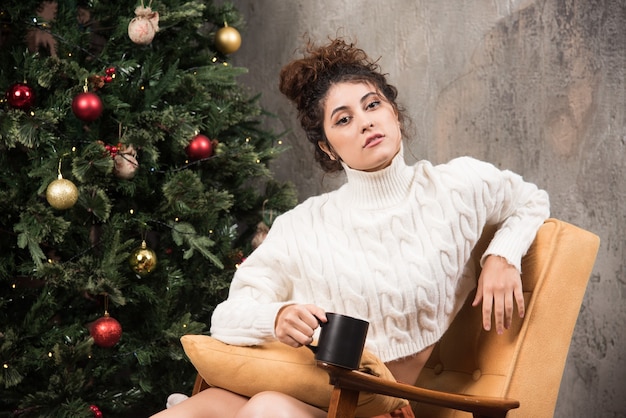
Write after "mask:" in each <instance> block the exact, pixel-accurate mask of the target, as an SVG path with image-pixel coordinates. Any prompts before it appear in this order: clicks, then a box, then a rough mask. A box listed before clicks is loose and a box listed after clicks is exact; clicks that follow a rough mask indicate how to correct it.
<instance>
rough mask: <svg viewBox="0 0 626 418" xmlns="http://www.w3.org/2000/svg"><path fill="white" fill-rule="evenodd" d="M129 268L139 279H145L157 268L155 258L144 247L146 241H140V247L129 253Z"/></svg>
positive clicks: (145, 246)
mask: <svg viewBox="0 0 626 418" xmlns="http://www.w3.org/2000/svg"><path fill="white" fill-rule="evenodd" d="M128 264H129V265H130V268H131V269H132V270H133V271H134V272H135V273H137V274H138V275H139V276H141V277H146V276H147V275H149V274H150V273H152V271H153V270H154V269H155V268H156V266H157V256H156V253H155V252H154V251H152V250H151V249H150V248H148V246H147V245H146V240H143V241H141V246H140V247H139V248H137V249H135V250H134V251H133V252H132V253H130V257H128Z"/></svg>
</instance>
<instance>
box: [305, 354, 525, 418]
mask: <svg viewBox="0 0 626 418" xmlns="http://www.w3.org/2000/svg"><path fill="white" fill-rule="evenodd" d="M317 366H318V367H320V368H322V369H324V370H325V371H326V372H327V373H328V375H329V376H330V384H331V385H334V386H335V390H336V389H337V388H340V389H347V390H349V391H363V392H369V393H379V394H382V395H387V396H394V397H397V398H405V399H408V400H410V401H416V402H423V403H428V404H432V405H438V406H443V407H447V408H451V409H457V410H461V411H466V412H470V413H472V414H473V415H474V416H475V417H505V416H506V414H507V412H508V411H509V410H511V409H515V408H519V405H520V404H519V402H518V401H516V400H512V399H505V398H494V397H487V396H474V395H463V394H455V393H446V392H439V391H436V390H431V389H424V388H419V387H416V386H412V385H408V384H405V383H397V382H394V381H391V380H385V379H381V378H380V377H376V376H372V375H370V374H367V373H363V372H359V371H356V370H347V369H343V368H341V367H337V366H333V365H331V364H327V363H323V362H317ZM331 403H332V400H331ZM330 409H332V410H336V409H337V406H336V405H335V406H334V407H333V405H331V408H330ZM329 416H330V414H329ZM352 416H353V415H352Z"/></svg>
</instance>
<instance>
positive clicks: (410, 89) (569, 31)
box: [233, 0, 626, 417]
mask: <svg viewBox="0 0 626 418" xmlns="http://www.w3.org/2000/svg"><path fill="white" fill-rule="evenodd" d="M234 3H235V4H236V5H237V7H238V8H239V9H240V10H241V11H242V12H243V13H244V15H245V17H246V20H247V23H248V26H247V28H246V29H245V30H243V31H242V32H243V45H242V47H241V49H240V50H239V51H238V52H237V53H235V54H234V56H233V60H234V63H235V65H241V66H244V67H248V68H249V69H250V74H249V75H247V76H245V77H244V78H242V81H243V82H244V83H245V84H247V85H249V86H250V88H251V89H252V90H253V91H260V92H262V94H263V99H262V101H263V105H264V107H265V108H266V109H267V110H268V111H270V112H272V113H274V114H275V115H276V116H277V117H276V118H275V119H274V120H273V121H272V122H271V124H272V125H273V128H275V129H277V130H279V131H288V132H289V133H288V134H287V136H286V137H285V139H284V141H285V143H286V145H287V146H289V147H290V149H289V150H288V151H287V152H285V153H284V154H283V156H281V158H280V160H279V161H277V163H276V164H275V165H274V167H273V168H274V171H275V172H276V174H277V177H279V178H282V179H288V180H291V181H293V182H294V183H295V184H296V185H297V187H298V190H299V193H300V198H301V199H304V198H306V197H307V196H310V195H313V194H317V193H319V192H322V191H325V190H329V189H334V188H335V187H337V185H338V184H340V183H341V182H343V179H342V178H341V177H339V178H333V177H329V176H323V175H322V174H321V172H320V171H319V170H318V169H317V168H316V167H315V165H314V164H313V158H312V152H311V148H310V146H309V144H308V142H306V140H305V139H304V136H303V134H302V132H301V130H300V128H299V126H298V125H297V121H296V117H295V112H294V110H293V109H292V107H291V106H290V104H289V103H288V102H287V101H286V99H284V98H283V97H282V96H281V95H280V93H279V92H278V88H277V82H278V73H279V71H280V68H281V66H282V65H283V64H285V63H286V62H287V61H289V60H290V59H291V58H293V57H295V56H298V55H296V50H297V48H298V47H299V46H301V45H302V40H303V37H302V35H303V34H305V33H306V34H308V35H309V36H310V37H312V38H313V39H318V40H324V39H326V38H327V37H329V36H331V37H332V36H335V35H343V36H346V37H348V38H350V39H354V40H356V41H357V43H358V45H359V46H360V47H362V48H363V49H365V50H366V51H367V52H368V53H369V54H370V55H371V56H373V57H378V56H380V57H381V59H380V64H381V66H382V68H383V70H384V71H385V72H387V73H389V76H390V79H391V80H392V82H393V83H394V84H395V85H396V86H397V87H398V89H399V91H400V96H399V98H400V101H401V102H402V103H403V104H404V106H405V107H406V108H407V110H408V113H409V114H410V116H411V118H412V120H413V128H412V134H413V135H412V138H410V139H409V142H408V152H407V154H408V159H409V161H411V160H417V159H428V160H431V161H433V162H435V163H438V162H445V161H447V160H449V159H450V158H452V157H455V156H457V155H462V154H467V155H471V156H474V157H476V158H479V159H482V160H486V161H490V162H492V163H494V164H496V165H498V166H499V167H501V168H508V169H511V170H513V171H516V172H518V173H520V174H522V175H523V176H524V177H525V178H526V179H527V180H529V181H533V182H535V183H537V184H538V185H539V186H540V187H542V188H545V189H546V190H547V191H548V192H549V193H550V196H551V201H552V215H553V216H555V217H558V218H561V219H563V220H566V221H569V222H571V223H574V224H577V225H580V226H582V227H583V228H586V229H589V230H591V231H593V232H595V233H596V234H598V235H599V236H600V237H601V239H602V243H601V248H600V253H599V256H598V260H597V262H596V266H595V269H594V273H593V276H592V278H591V282H590V284H589V287H588V290H587V294H586V296H585V300H584V302H583V307H582V310H581V314H580V317H579V321H578V324H577V326H576V330H575V334H574V337H573V341H572V345H571V348H570V354H569V357H568V360H567V365H566V369H565V373H564V376H563V382H562V385H561V390H560V394H559V401H558V404H557V408H556V413H555V416H557V417H583V416H584V417H624V416H626V396H625V392H626V390H625V388H626V303H625V301H624V299H625V296H626V237H625V234H626V116H625V114H626V112H625V109H626V87H625V82H626V1H625V0H597V1H595V0H544V1H533V0H455V1H440V0H411V1H409V0H393V1H392V0H390V1H385V2H372V1H366V0H317V1H309V0H290V1H284V0H235V1H234ZM555 303H559V301H555Z"/></svg>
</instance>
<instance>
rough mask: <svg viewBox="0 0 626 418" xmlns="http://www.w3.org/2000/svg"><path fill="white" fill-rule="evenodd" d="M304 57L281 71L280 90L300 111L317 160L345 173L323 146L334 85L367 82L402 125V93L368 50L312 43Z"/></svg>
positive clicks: (340, 43)
mask: <svg viewBox="0 0 626 418" xmlns="http://www.w3.org/2000/svg"><path fill="white" fill-rule="evenodd" d="M304 55H305V56H304V57H303V58H300V59H296V60H294V61H292V62H290V63H289V64H287V65H285V66H284V67H283V68H282V70H281V72H280V84H279V88H280V91H281V93H283V94H284V95H285V96H286V97H287V98H288V99H289V100H291V101H292V102H293V103H294V104H295V106H296V109H297V110H298V119H299V120H300V125H301V126H302V128H303V129H304V132H305V133H306V136H307V139H308V140H309V142H311V143H312V144H313V145H314V147H315V160H316V161H317V162H319V164H320V166H321V167H322V169H323V170H324V171H326V172H329V173H331V172H335V171H339V170H343V166H342V165H341V162H340V161H337V160H332V159H331V158H330V157H329V156H328V155H327V154H326V153H325V152H324V151H323V150H322V149H321V148H320V146H319V143H320V142H322V143H328V140H327V138H326V135H325V134H324V101H325V99H326V95H327V93H328V90H329V89H330V87H331V86H332V85H333V84H336V83H341V82H346V81H347V82H365V83H369V84H372V85H373V86H374V87H375V88H376V90H377V91H378V93H379V94H382V96H383V97H384V98H385V99H386V100H388V101H389V103H391V105H392V106H393V108H394V109H395V110H396V112H397V114H398V120H399V121H400V124H401V126H402V124H403V122H404V119H405V116H404V111H403V109H400V107H399V106H398V104H397V103H396V97H397V96H398V90H397V89H396V88H395V87H394V86H392V85H390V84H389V83H387V79H386V74H382V73H381V72H380V67H379V65H378V63H377V60H376V61H373V60H371V59H370V58H369V57H368V56H367V54H366V53H365V51H363V50H362V49H360V48H357V47H356V46H355V45H354V44H353V43H348V42H346V41H344V40H343V39H333V40H331V42H330V43H329V44H327V45H325V46H320V47H318V46H316V45H315V44H314V43H313V42H312V41H308V42H307V43H306V45H305V47H304Z"/></svg>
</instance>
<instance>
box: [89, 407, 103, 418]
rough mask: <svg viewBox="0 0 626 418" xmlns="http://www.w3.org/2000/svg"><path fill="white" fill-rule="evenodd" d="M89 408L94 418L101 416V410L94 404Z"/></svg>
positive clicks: (100, 417)
mask: <svg viewBox="0 0 626 418" xmlns="http://www.w3.org/2000/svg"><path fill="white" fill-rule="evenodd" d="M89 410H91V412H92V413H93V416H94V418H102V411H101V410H100V408H98V407H97V406H96V405H90V406H89Z"/></svg>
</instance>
